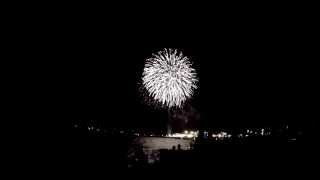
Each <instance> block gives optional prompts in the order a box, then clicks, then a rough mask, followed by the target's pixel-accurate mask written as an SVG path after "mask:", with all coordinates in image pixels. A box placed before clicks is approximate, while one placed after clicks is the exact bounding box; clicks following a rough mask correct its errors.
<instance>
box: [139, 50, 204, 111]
mask: <svg viewBox="0 0 320 180" xmlns="http://www.w3.org/2000/svg"><path fill="white" fill-rule="evenodd" d="M142 81H143V82H142V83H143V86H144V87H145V88H146V90H147V92H148V95H149V96H151V97H152V98H153V99H154V100H155V101H157V102H158V103H160V104H162V105H164V106H166V107H168V108H171V107H179V108H180V107H181V106H182V105H183V103H184V102H185V101H186V100H187V99H189V98H191V97H192V95H193V93H194V90H195V89H197V85H196V83H197V81H198V79H197V75H196V72H195V69H194V68H192V63H191V62H190V61H189V58H188V57H186V56H184V55H183V54H182V52H180V53H178V52H177V50H173V49H164V50H162V51H159V52H158V53H157V54H153V56H152V57H151V58H149V59H147V60H146V63H145V67H144V71H143V74H142Z"/></svg>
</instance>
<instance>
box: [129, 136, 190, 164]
mask: <svg viewBox="0 0 320 180" xmlns="http://www.w3.org/2000/svg"><path fill="white" fill-rule="evenodd" d="M193 143H194V141H193V140H191V139H176V138H165V137H137V138H136V139H134V141H133V144H132V146H131V148H130V150H129V152H128V157H129V159H133V160H134V161H141V159H143V158H145V160H146V161H147V163H149V164H152V163H155V162H157V161H159V158H160V150H162V149H177V150H178V149H179V150H190V148H191V146H192V144H193Z"/></svg>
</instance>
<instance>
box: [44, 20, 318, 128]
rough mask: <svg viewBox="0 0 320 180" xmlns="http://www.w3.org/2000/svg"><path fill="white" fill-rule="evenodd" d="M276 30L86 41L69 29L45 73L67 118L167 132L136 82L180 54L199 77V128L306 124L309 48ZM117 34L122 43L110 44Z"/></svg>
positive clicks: (89, 37) (94, 36)
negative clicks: (164, 58)
mask: <svg viewBox="0 0 320 180" xmlns="http://www.w3.org/2000/svg"><path fill="white" fill-rule="evenodd" d="M275 27H278V26H273V27H270V28H267V27H266V26H259V27H256V26H246V25H243V26H241V27H237V28H238V29H234V28H235V27H234V26H227V27H220V28H218V30H217V29H215V30H214V31H212V33H211V32H210V31H211V30H212V29H207V30H206V31H205V32H202V31H200V30H199V31H196V32H189V31H188V32H184V33H178V32H177V31H173V32H172V33H171V34H170V36H166V35H164V34H163V35H162V36H159V33H156V32H154V33H148V34H144V32H140V33H139V34H135V33H134V32H135V31H134V30H132V31H130V33H126V32H125V31H121V32H116V30H110V31H112V32H111V33H110V32H109V35H103V30H99V31H98V32H95V33H94V31H92V30H90V31H89V32H88V33H87V34H86V35H84V36H83V33H85V31H86V30H89V28H86V29H85V30H80V31H79V30H77V29H74V30H70V31H67V34H65V35H64V36H63V38H62V39H63V41H61V42H59V43H57V44H56V46H55V48H54V51H55V52H54V55H53V56H54V57H55V58H53V59H54V60H53V61H52V66H51V67H48V68H49V69H50V70H52V71H54V73H53V74H52V75H51V77H50V78H49V83H50V87H49V88H50V92H51V100H52V101H53V102H54V104H55V105H54V106H55V109H56V111H57V112H62V113H59V114H61V116H63V117H62V118H64V119H71V120H77V119H82V120H89V119H96V120H98V121H100V122H101V123H102V124H104V126H109V127H156V128H159V127H160V128H161V127H164V124H165V122H166V120H167V115H166V113H165V111H161V110H154V109H152V108H150V107H148V106H146V105H145V104H143V103H142V101H141V98H140V97H139V92H138V85H137V84H138V82H139V81H140V78H141V74H142V71H143V66H144V61H145V59H146V58H149V57H150V56H151V54H152V53H155V52H157V51H158V50H162V49H163V48H177V49H179V50H181V51H183V52H184V54H185V55H186V56H188V57H189V58H190V59H191V60H192V61H193V64H194V67H195V68H196V70H197V73H198V76H199V78H200V84H199V86H200V88H199V89H198V90H197V91H196V93H195V96H194V98H193V99H192V100H191V102H190V103H191V105H192V107H194V108H195V109H196V110H197V112H198V113H199V114H200V117H201V118H200V124H201V126H204V127H248V126H265V125H276V126H278V125H279V126H281V125H283V124H286V123H289V124H292V125H293V126H297V127H299V126H305V125H309V124H310V122H311V121H312V116H311V115H310V112H311V111H313V109H314V108H313V107H312V105H311V102H312V101H313V100H312V98H313V97H312V95H311V94H312V91H314V90H313V88H314V84H313V81H314V80H313V78H314V71H312V70H311V66H312V64H311V63H310V62H309V60H310V59H311V57H310V55H309V51H310V46H309V45H307V44H305V41H304V39H303V38H302V37H301V36H299V37H297V36H295V33H296V31H292V30H291V29H290V28H289V29H288V28H285V29H283V28H281V27H279V28H278V29H277V28H275ZM104 29H106V27H104ZM213 29H214V28H213ZM112 33H115V35H118V37H119V35H120V37H121V38H119V39H117V38H115V37H113V38H114V39H112V38H111V37H112ZM122 33H123V34H122ZM110 34H111V35H110ZM111 39H112V40H111ZM115 39H116V40H115ZM159 39H161V41H158V40H159ZM135 42H137V43H135ZM150 42H152V43H150ZM157 42H159V43H157Z"/></svg>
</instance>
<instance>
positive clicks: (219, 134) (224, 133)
mask: <svg viewBox="0 0 320 180" xmlns="http://www.w3.org/2000/svg"><path fill="white" fill-rule="evenodd" d="M212 137H213V138H215V139H225V138H231V134H228V133H226V132H220V133H218V134H212Z"/></svg>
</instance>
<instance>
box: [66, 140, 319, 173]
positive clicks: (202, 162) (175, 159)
mask: <svg viewBox="0 0 320 180" xmlns="http://www.w3.org/2000/svg"><path fill="white" fill-rule="evenodd" d="M132 140H133V137H127V136H114V137H90V136H85V137H73V139H72V141H71V142H70V144H69V145H68V148H67V151H68V152H69V154H68V157H69V158H68V166H69V167H70V169H72V170H73V171H74V172H75V173H78V172H83V171H85V172H90V173H98V174H100V173H101V174H104V173H108V172H112V170H113V169H118V170H137V171H140V170H173V169H176V170H178V169H179V170H181V169H182V170H184V172H188V171H186V170H192V172H199V171H204V172H207V173H218V174H221V173H222V172H235V171H240V172H242V173H251V172H253V171H257V172H259V173H265V174H270V173H278V172H281V173H285V172H288V173H291V174H292V173H299V172H305V171H304V170H308V171H313V169H314V167H315V166H314V165H313V164H314V163H316V160H315V157H316V154H317V153H316V150H315V149H314V147H315V145H314V144H315V142H314V141H313V140H312V139H311V138H307V137H304V138H301V139H297V140H295V141H288V139H286V138H285V137H268V138H256V139H255V138H253V139H249V140H246V141H239V140H237V141H236V140H234V141H220V142H213V141H208V140H197V141H196V144H195V145H194V146H193V147H192V149H190V150H182V149H181V150H178V149H175V150H172V149H171V150H160V154H159V160H158V161H156V162H154V163H152V164H150V163H148V159H147V157H146V155H145V154H144V153H143V151H142V147H136V148H135V151H136V152H135V155H134V156H133V157H128V151H129V149H130V148H132V143H131V142H132ZM189 172H190V171H189Z"/></svg>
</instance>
